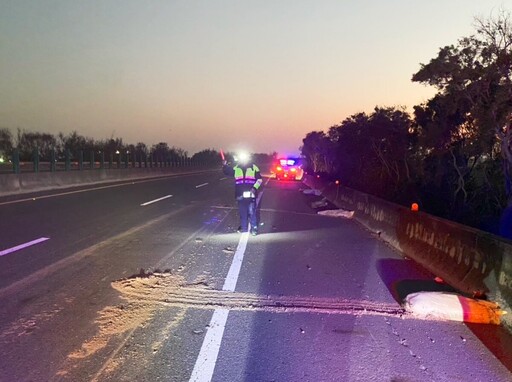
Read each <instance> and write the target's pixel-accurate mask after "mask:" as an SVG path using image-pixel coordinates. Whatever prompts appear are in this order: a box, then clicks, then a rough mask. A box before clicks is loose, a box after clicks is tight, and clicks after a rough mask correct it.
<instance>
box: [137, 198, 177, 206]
mask: <svg viewBox="0 0 512 382" xmlns="http://www.w3.org/2000/svg"><path fill="white" fill-rule="evenodd" d="M167 198H172V195H166V196H162V197H161V198H158V199H155V200H150V201H149V202H146V203H142V204H141V207H143V206H147V205H149V204H153V203H156V202H159V201H160V200H164V199H167Z"/></svg>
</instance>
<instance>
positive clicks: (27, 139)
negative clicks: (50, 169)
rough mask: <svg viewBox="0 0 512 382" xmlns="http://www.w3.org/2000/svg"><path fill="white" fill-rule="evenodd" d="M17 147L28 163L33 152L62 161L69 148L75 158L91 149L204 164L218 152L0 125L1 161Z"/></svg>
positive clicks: (217, 156)
mask: <svg viewBox="0 0 512 382" xmlns="http://www.w3.org/2000/svg"><path fill="white" fill-rule="evenodd" d="M15 149H17V150H18V154H19V159H20V161H26V162H30V161H32V160H33V158H34V153H35V152H37V155H38V157H39V159H40V160H41V161H50V158H52V152H53V153H55V156H56V158H57V160H63V158H64V156H65V152H66V151H68V152H69V153H70V154H71V157H72V158H74V159H76V158H77V156H78V153H79V152H82V153H84V155H86V156H87V155H88V153H91V152H94V153H95V154H96V156H97V154H101V153H103V154H104V155H105V158H109V157H110V156H111V155H122V156H123V157H124V156H125V155H131V156H135V157H136V158H144V157H150V156H151V157H152V158H154V160H158V161H173V162H174V161H176V162H177V161H181V160H183V159H190V160H192V161H197V162H203V163H220V162H221V159H220V154H219V152H217V151H216V150H213V149H205V150H201V151H199V152H197V153H195V154H193V155H192V157H189V154H188V152H187V151H186V150H184V149H181V148H179V147H174V146H172V147H170V146H169V145H168V143H166V142H159V143H157V144H154V145H152V146H147V145H146V144H145V143H143V142H138V143H137V144H126V143H124V142H123V139H122V138H114V137H111V138H110V139H105V140H95V139H93V138H89V137H85V136H83V135H80V134H79V133H78V132H76V131H73V132H71V133H69V134H67V135H65V134H63V133H59V134H57V135H53V134H49V133H41V132H33V131H26V130H21V129H17V131H16V134H13V133H12V132H11V130H10V129H9V128H5V127H4V128H0V157H2V158H3V159H4V160H6V159H7V158H11V157H12V154H13V152H14V150H15Z"/></svg>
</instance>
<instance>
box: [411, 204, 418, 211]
mask: <svg viewBox="0 0 512 382" xmlns="http://www.w3.org/2000/svg"><path fill="white" fill-rule="evenodd" d="M419 209H420V207H419V206H418V203H413V204H411V211H419Z"/></svg>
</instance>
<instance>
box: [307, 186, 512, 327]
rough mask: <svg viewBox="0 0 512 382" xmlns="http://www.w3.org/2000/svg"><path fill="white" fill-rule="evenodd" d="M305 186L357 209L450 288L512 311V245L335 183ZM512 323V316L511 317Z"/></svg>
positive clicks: (383, 235)
mask: <svg viewBox="0 0 512 382" xmlns="http://www.w3.org/2000/svg"><path fill="white" fill-rule="evenodd" d="M304 181H305V183H306V184H307V185H308V186H310V187H312V188H315V189H318V190H320V191H322V194H323V195H324V196H325V197H326V198H327V199H328V200H330V201H331V202H332V203H334V204H335V205H336V206H338V207H340V208H344V209H349V210H353V211H354V218H355V219H356V220H358V221H359V222H360V223H362V224H363V225H364V226H365V227H367V228H368V229H369V230H371V231H373V232H375V233H377V234H379V235H380V237H381V238H382V239H383V240H385V241H386V242H388V243H389V244H390V245H392V246H393V247H394V248H396V249H397V250H399V251H400V252H402V253H403V254H404V255H405V256H407V257H409V258H411V259H413V260H414V261H416V262H417V263H419V264H421V265H422V266H423V267H425V268H426V269H428V270H429V271H430V272H432V273H433V274H435V275H437V276H439V277H441V278H443V279H444V280H445V281H446V282H447V283H448V284H450V285H451V286H453V287H455V288H457V289H458V290H460V291H461V292H464V293H466V294H469V295H472V296H476V297H478V296H484V295H485V296H488V298H489V299H491V300H493V301H496V302H498V303H499V304H500V305H501V306H503V307H505V309H506V310H508V311H510V307H512V242H511V241H509V240H506V239H502V238H500V237H498V236H495V235H492V234H490V233H487V232H483V231H480V230H477V229H474V228H471V227H467V226H464V225H461V224H457V223H454V222H451V221H448V220H445V219H441V218H438V217H435V216H432V215H429V214H427V213H423V212H413V211H411V210H410V209H409V208H405V207H402V206H400V205H397V204H394V203H390V202H387V201H385V200H382V199H379V198H376V197H374V196H371V195H368V194H365V193H362V192H358V191H355V190H352V189H349V188H346V187H343V186H339V185H336V184H335V183H334V182H330V183H328V182H324V181H322V180H321V179H318V178H315V177H311V176H307V177H305V180H304ZM504 318H505V321H507V323H508V324H509V325H510V324H511V323H512V321H511V320H512V314H511V315H508V316H505V317H504Z"/></svg>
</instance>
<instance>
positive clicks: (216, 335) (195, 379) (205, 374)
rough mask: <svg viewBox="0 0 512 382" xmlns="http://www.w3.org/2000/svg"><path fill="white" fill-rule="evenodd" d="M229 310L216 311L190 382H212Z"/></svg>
mask: <svg viewBox="0 0 512 382" xmlns="http://www.w3.org/2000/svg"><path fill="white" fill-rule="evenodd" d="M228 314H229V310H228V309H215V311H214V312H213V316H212V319H211V321H210V325H208V330H207V331H206V335H205V336H204V340H203V346H201V351H200V352H199V357H197V360H196V364H195V365H194V370H192V375H191V376H190V380H189V381H190V382H210V381H211V380H212V377H213V371H214V370H215V364H216V363H217V356H218V355H219V349H220V343H221V341H222V336H223V335H224V328H225V327H226V322H227V320H228Z"/></svg>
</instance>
